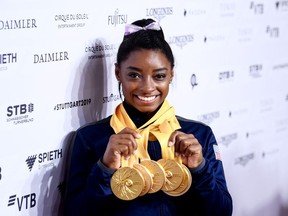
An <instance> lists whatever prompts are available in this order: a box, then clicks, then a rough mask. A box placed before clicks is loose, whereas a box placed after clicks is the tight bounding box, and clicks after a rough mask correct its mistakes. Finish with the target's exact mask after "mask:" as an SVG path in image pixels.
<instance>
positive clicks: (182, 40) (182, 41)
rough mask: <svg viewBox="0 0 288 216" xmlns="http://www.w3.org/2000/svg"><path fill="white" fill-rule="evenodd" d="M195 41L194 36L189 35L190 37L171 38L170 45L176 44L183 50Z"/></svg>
mask: <svg viewBox="0 0 288 216" xmlns="http://www.w3.org/2000/svg"><path fill="white" fill-rule="evenodd" d="M193 41H194V35H192V34H189V35H181V36H174V37H169V40H168V43H169V44H176V45H177V46H179V47H180V48H181V49H182V48H183V47H184V46H185V45H187V44H188V43H191V42H193Z"/></svg>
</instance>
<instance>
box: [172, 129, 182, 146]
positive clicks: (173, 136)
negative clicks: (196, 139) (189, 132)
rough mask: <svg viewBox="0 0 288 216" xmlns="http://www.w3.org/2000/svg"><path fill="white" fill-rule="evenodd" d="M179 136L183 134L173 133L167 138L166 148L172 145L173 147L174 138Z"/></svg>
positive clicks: (179, 132)
mask: <svg viewBox="0 0 288 216" xmlns="http://www.w3.org/2000/svg"><path fill="white" fill-rule="evenodd" d="M179 134H183V132H181V131H174V132H173V133H172V134H171V135H170V137H169V140H168V147H171V146H173V145H175V143H176V138H177V136H178V135H179Z"/></svg>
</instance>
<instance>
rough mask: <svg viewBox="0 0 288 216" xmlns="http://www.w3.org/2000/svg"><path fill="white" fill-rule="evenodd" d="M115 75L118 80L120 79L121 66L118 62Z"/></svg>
mask: <svg viewBox="0 0 288 216" xmlns="http://www.w3.org/2000/svg"><path fill="white" fill-rule="evenodd" d="M115 77H116V79H117V80H118V81H120V67H119V65H118V64H117V63H115Z"/></svg>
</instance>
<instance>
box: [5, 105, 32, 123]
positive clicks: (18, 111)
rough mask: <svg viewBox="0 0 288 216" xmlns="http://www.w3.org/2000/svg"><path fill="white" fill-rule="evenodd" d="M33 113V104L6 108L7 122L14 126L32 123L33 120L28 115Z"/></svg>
mask: <svg viewBox="0 0 288 216" xmlns="http://www.w3.org/2000/svg"><path fill="white" fill-rule="evenodd" d="M33 111H34V104H33V103H29V104H19V105H14V106H9V107H7V117H8V118H7V122H12V123H13V124H15V125H18V124H24V123H29V122H33V121H34V119H33V117H31V116H30V115H31V114H30V113H32V112H33Z"/></svg>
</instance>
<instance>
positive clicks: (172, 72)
mask: <svg viewBox="0 0 288 216" xmlns="http://www.w3.org/2000/svg"><path fill="white" fill-rule="evenodd" d="M173 77H174V70H172V71H171V77H170V83H171V82H172V80H173Z"/></svg>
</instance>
